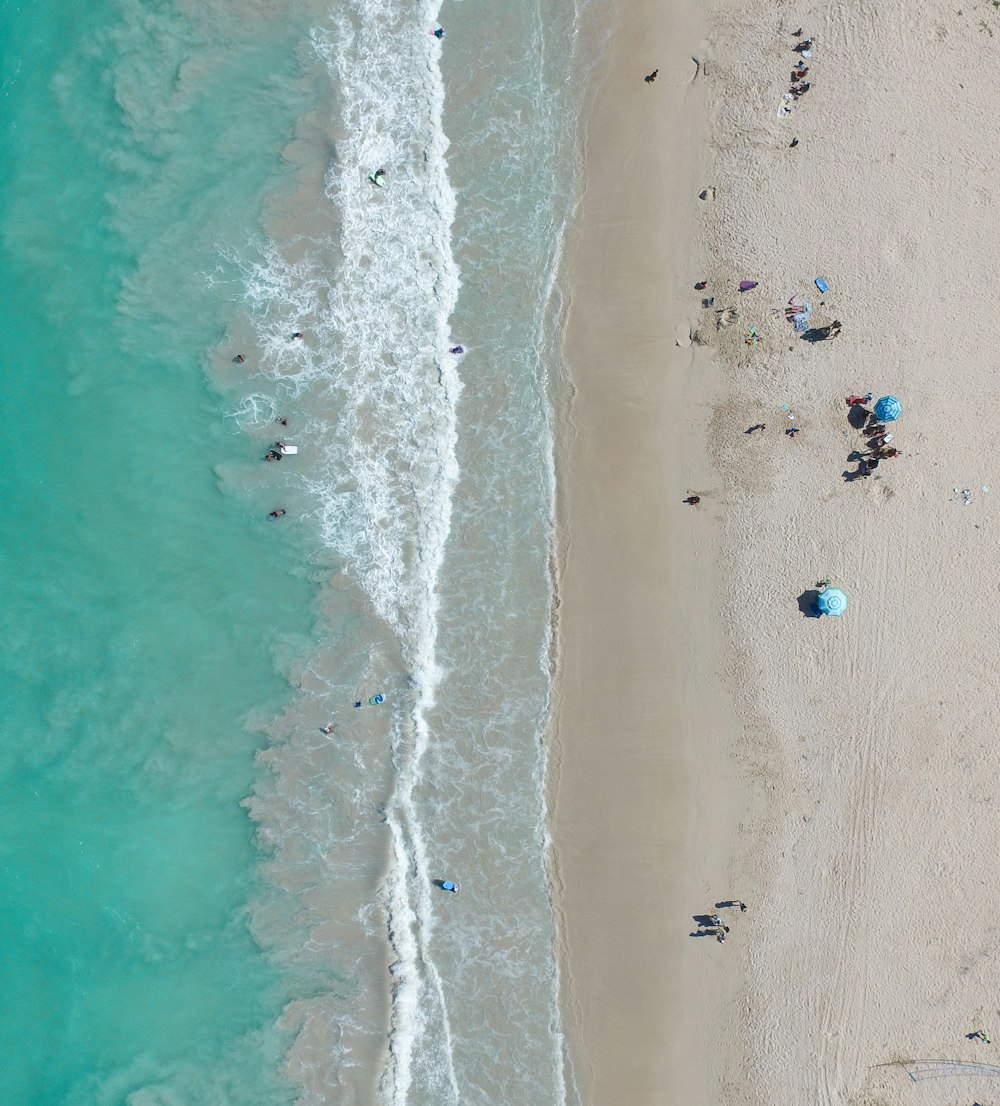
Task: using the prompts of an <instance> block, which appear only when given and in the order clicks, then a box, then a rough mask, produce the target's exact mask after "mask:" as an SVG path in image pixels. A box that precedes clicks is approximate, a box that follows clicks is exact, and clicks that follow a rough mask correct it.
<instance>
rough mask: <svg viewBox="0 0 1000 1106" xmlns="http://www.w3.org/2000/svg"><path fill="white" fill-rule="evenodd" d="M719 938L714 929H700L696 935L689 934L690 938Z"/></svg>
mask: <svg viewBox="0 0 1000 1106" xmlns="http://www.w3.org/2000/svg"><path fill="white" fill-rule="evenodd" d="M716 936H718V935H717V934H716V932H715V930H714V929H699V930H696V931H695V932H694V933H689V934H688V937H716Z"/></svg>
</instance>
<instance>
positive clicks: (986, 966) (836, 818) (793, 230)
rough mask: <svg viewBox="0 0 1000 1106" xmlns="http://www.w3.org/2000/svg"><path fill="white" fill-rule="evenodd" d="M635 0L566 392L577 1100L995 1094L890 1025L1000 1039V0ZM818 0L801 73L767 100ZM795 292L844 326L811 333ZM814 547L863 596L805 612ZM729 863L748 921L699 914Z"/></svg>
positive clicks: (822, 565)
mask: <svg viewBox="0 0 1000 1106" xmlns="http://www.w3.org/2000/svg"><path fill="white" fill-rule="evenodd" d="M617 19H618V23H617V24H616V25H614V26H613V27H610V28H602V29H601V31H600V33H595V34H594V36H593V37H594V51H595V56H596V55H597V54H599V55H600V59H601V60H600V64H599V65H596V66H595V68H594V75H593V78H592V79H593V90H592V100H591V105H590V110H589V125H588V129H587V135H586V157H585V161H586V191H585V194H584V198H583V201H582V203H581V207H580V210H579V212H578V217H577V221H576V224H575V227H574V229H573V231H572V233H571V236H570V241H569V250H568V254H569V266H570V277H569V286H570V293H571V300H570V307H569V310H568V314H567V332H566V353H567V361H568V365H569V371H570V376H571V381H572V386H571V389H570V393H569V394H568V395H567V397H566V401H565V404H564V405H563V407H562V412H561V414H562V418H561V430H562V435H561V443H562V446H561V454H560V502H559V509H560V527H561V542H560V546H559V551H558V585H559V606H558V610H557V624H558V654H557V666H558V673H559V679H558V689H557V696H556V707H557V711H556V720H555V723H554V727H553V749H554V752H553V773H552V802H553V810H554V815H553V831H554V838H555V845H556V853H555V859H554V878H555V881H556V887H557V892H558V899H559V904H560V908H561V922H562V935H563V939H564V949H563V964H564V1007H565V1011H566V1018H567V1026H568V1030H569V1033H570V1037H571V1056H572V1059H573V1064H574V1072H575V1077H576V1080H577V1083H578V1085H579V1087H580V1090H581V1094H582V1098H583V1101H584V1102H585V1103H587V1104H588V1106H590V1104H593V1106H606V1104H611V1103H618V1102H629V1103H631V1104H634V1106H645V1104H647V1103H649V1104H652V1103H654V1102H655V1103H661V1102H672V1101H685V1102H687V1103H696V1104H702V1103H704V1104H706V1106H707V1104H709V1103H718V1102H724V1103H730V1102H731V1103H736V1102H754V1103H758V1102H759V1103H769V1104H770V1103H779V1102H809V1101H819V1102H822V1103H919V1104H935V1106H936V1104H938V1103H942V1104H943V1103H962V1102H965V1103H971V1102H974V1101H976V1102H982V1103H989V1102H990V1101H992V1100H994V1099H995V1098H996V1096H997V1094H998V1093H1000V1090H998V1088H1000V1083H997V1082H996V1081H994V1080H992V1079H991V1078H990V1073H989V1071H988V1070H986V1069H983V1070H973V1069H968V1068H960V1067H950V1066H948V1065H945V1064H938V1065H937V1066H936V1067H934V1068H933V1069H927V1071H926V1072H922V1071H921V1069H920V1068H919V1067H918V1066H913V1065H911V1066H910V1067H909V1068H907V1067H905V1066H903V1065H902V1064H901V1063H900V1062H901V1061H947V1062H950V1063H954V1064H976V1065H992V1064H996V1065H997V1068H998V1073H1000V1054H997V1052H996V1050H997V1049H998V1048H1000V1043H997V1044H988V1043H986V1041H984V1040H982V1039H971V1038H970V1037H969V1036H968V1035H969V1034H971V1033H973V1032H975V1031H976V1030H984V1031H985V1032H986V1033H987V1034H988V1035H993V1036H995V1037H996V1039H997V1041H998V1042H1000V995H998V993H997V989H996V985H995V976H996V972H997V963H996V961H997V953H996V951H995V947H994V946H995V933H996V929H997V921H996V919H997V917H998V908H1000V878H998V867H1000V866H998V864H997V862H996V861H995V859H994V857H993V855H992V854H993V849H992V847H991V846H992V836H991V833H990V831H991V829H992V827H993V819H994V816H995V809H996V806H997V803H998V798H997V791H998V784H1000V755H998V751H997V748H996V741H995V720H996V714H997V695H996V686H997V684H996V677H997V671H998V667H1000V660H998V656H997V647H996V645H997V636H998V634H997V624H998V613H1000V602H998V590H1000V583H998V578H997V573H996V562H997V554H996V541H997V533H998V523H997V519H996V510H997V508H996V507H995V506H994V504H996V503H997V497H998V496H1000V485H998V486H997V488H996V491H990V490H988V489H989V488H990V487H991V486H992V485H993V483H994V473H993V467H994V462H993V458H992V456H991V453H990V451H989V450H988V448H987V443H988V441H989V438H988V434H989V428H990V426H991V422H992V420H993V418H994V414H993V413H994V411H995V410H996V408H997V406H998V401H1000V381H998V374H997V339H996V336H995V325H996V316H995V311H994V297H995V289H996V286H997V279H996V278H997V268H998V264H1000V263H998V261H997V251H996V246H995V240H996V237H997V233H996V223H997V216H996V211H995V208H994V196H995V192H996V184H995V182H996V180H997V179H998V172H997V170H998V168H1000V166H998V162H1000V154H998V150H997V142H996V135H995V133H994V132H995V130H996V127H995V125H994V123H993V122H992V119H993V96H992V92H993V90H994V89H995V87H996V85H997V76H998V73H1000V12H998V11H997V9H996V8H995V7H994V6H993V4H992V3H984V4H976V5H964V4H963V5H953V6H950V7H948V8H947V9H942V8H941V7H940V6H938V5H931V4H929V3H926V2H921V3H918V4H916V5H903V4H901V3H898V2H891V3H887V4H884V5H879V6H869V5H861V6H859V5H857V4H855V3H843V2H836V3H829V4H822V5H819V4H816V5H804V6H795V5H791V4H781V5H777V6H775V5H771V4H765V3H762V2H756V0H754V2H751V3H747V4H743V5H739V6H734V5H719V4H717V5H715V6H714V7H711V8H708V9H705V8H703V7H700V6H696V5H693V4H690V3H687V2H686V0H676V2H675V3H672V4H670V5H668V6H667V7H661V6H659V5H654V4H652V3H651V2H649V0H634V2H631V3H629V4H627V5H624V6H623V7H622V10H620V11H619V12H618V13H617ZM799 28H802V29H803V32H804V35H805V36H808V37H811V38H812V39H813V40H814V47H813V53H812V57H811V58H810V59H808V62H807V64H808V65H809V68H810V73H809V75H808V77H807V78H806V79H807V80H808V81H809V83H810V89H809V91H808V93H807V94H806V95H804V96H802V97H801V98H800V99H798V100H796V101H794V102H793V104H792V111H791V114H789V115H787V116H780V115H779V110H780V109H781V107H782V105H783V103H784V101H783V100H782V96H783V94H784V93H785V92H786V91H787V90H788V88H789V84H790V73H791V69H792V67H793V63H794V62H795V61H796V60H797V58H798V55H796V54H795V53H794V52H793V50H792V47H793V46H794V44H795V41H796V40H795V38H794V37H793V32H794V31H796V30H798V29H799ZM602 34H604V35H605V36H606V37H605V38H604V39H603V40H602V41H600V42H598V39H600V38H601V35H602ZM692 58H697V59H698V64H697V65H696V64H695V62H693V61H692ZM656 68H658V69H659V75H658V78H657V80H656V81H655V82H653V83H646V82H644V81H643V76H644V75H645V74H647V73H649V72H650V71H651V70H653V69H656ZM796 137H797V138H798V139H799V143H798V145H797V146H796V147H794V148H792V147H791V146H790V143H791V141H792V139H793V138H796ZM703 190H706V191H705V194H706V198H705V199H703V200H702V199H699V194H700V193H701V192H702V191H703ZM817 276H822V277H824V278H825V279H826V280H827V281H828V282H829V292H828V293H827V294H822V293H820V292H819V291H818V290H817V288H816V287H815V285H814V283H813V282H814V278H815V277H817ZM741 279H749V280H754V281H756V282H758V285H757V287H756V288H754V289H753V290H751V291H749V292H746V293H744V294H740V293H739V292H738V291H737V287H738V283H739V281H740V280H741ZM699 280H707V281H708V282H709V284H708V288H707V289H706V290H705V291H704V292H699V291H695V290H694V288H693V285H694V283H695V282H696V281H699ZM795 295H798V296H800V297H802V298H803V299H805V300H808V301H809V302H810V303H811V304H812V310H813V316H812V323H813V324H814V325H816V326H822V325H824V324H826V323H829V322H831V321H832V320H833V319H835V318H836V319H840V320H842V321H843V332H842V334H841V336H840V337H839V338H838V339H836V340H835V341H825V342H816V343H811V342H808V341H804V340H802V338H800V337H798V336H796V334H795V332H794V330H793V328H792V326H791V325H790V323H789V322H788V320H787V319H786V315H785V308H786V306H787V304H788V301H789V299H790V298H791V297H793V296H795ZM704 297H714V301H715V302H714V304H713V305H712V306H711V307H709V308H702V306H701V301H702V299H703V298H704ZM720 312H721V313H723V314H721V315H720ZM720 321H721V322H723V323H728V325H723V326H721V327H720V325H719V323H720ZM751 327H756V328H757V333H758V334H759V336H760V337H761V339H762V340H761V342H760V343H759V344H753V345H747V344H746V342H745V336H746V334H747V332H748V330H749V328H751ZM691 335H693V336H694V340H693V341H691V340H690V337H689V336H691ZM868 391H872V392H874V393H875V395H876V396H879V395H882V394H886V393H892V394H894V395H897V396H898V397H899V398H900V400H901V401H902V404H903V407H904V411H903V415H902V418H901V419H900V420H899V422H898V423H896V424H895V425H894V426H893V427H892V428H891V429H892V430H893V432H894V434H895V440H894V442H893V445H895V446H898V447H899V448H900V449H901V450H902V454H903V455H902V457H899V458H895V459H893V460H889V461H883V462H882V463H881V465H880V466H879V467H878V469H877V470H876V471H875V472H874V473H872V475H871V476H870V477H869V478H867V479H864V478H861V479H855V480H851V481H848V480H846V479H845V477H844V475H843V474H844V473H845V472H853V471H856V469H857V463H856V462H849V460H848V458H849V457H850V456H851V455H852V453H854V452H855V451H856V450H858V449H859V448H863V446H864V440H863V438H862V436H861V435H860V434H859V432H858V431H856V430H855V429H853V428H852V427H851V426H850V425H849V423H848V418H847V416H848V408H847V406H846V404H845V397H846V396H849V395H853V394H862V395H863V394H864V393H866V392H868ZM789 413H791V415H792V416H793V418H792V419H791V420H790V419H789V418H788V415H789ZM761 422H762V423H765V424H766V429H765V430H764V431H762V432H757V433H754V434H747V433H745V431H746V429H747V428H748V427H749V426H751V425H753V424H756V423H761ZM787 426H796V427H799V428H800V433H799V434H798V435H797V436H796V437H795V438H792V437H789V436H787V435H785V434H784V430H785V428H786V427H787ZM956 489H961V490H963V491H964V490H968V491H969V493H970V494H969V495H967V496H963V495H961V494H957V493H956ZM691 493H695V494H698V495H700V496H701V503H700V505H699V506H698V507H697V508H689V507H687V506H685V505H683V504H682V503H681V500H682V499H683V498H684V497H685V496H687V495H689V494H691ZM826 577H829V578H831V579H832V580H833V581H834V583H836V584H838V585H839V586H841V587H843V588H844V590H845V591H846V592H847V593H848V595H849V597H850V603H851V606H850V610H849V611H848V612H847V613H846V615H844V616H843V617H842V618H839V619H833V618H813V617H806V616H805V615H804V614H803V613H802V611H801V610H800V605H799V597H800V596H801V595H803V593H806V592H808V591H809V589H811V588H813V586H814V585H815V583H816V581H818V580H820V579H821V578H826ZM731 897H735V898H739V899H743V900H746V901H747V902H748V904H749V907H750V909H749V911H748V912H747V913H746V914H740V913H739V912H738V911H728V912H726V914H727V921H728V922H729V924H730V925H731V932H730V935H729V939H728V941H727V942H726V943H725V944H724V945H720V944H718V943H716V942H715V941H714V940H712V939H711V938H708V939H705V938H693V937H691V936H689V934H691V933H692V932H694V931H695V926H694V916H695V915H698V914H703V913H705V912H711V908H712V906H713V904H714V903H715V902H717V901H720V900H724V899H729V898H731ZM886 1065H887V1066H886ZM955 1072H958V1073H959V1074H953V1073H955ZM921 1074H928V1075H929V1076H930V1077H929V1078H926V1079H923V1078H918V1079H914V1078H913V1077H914V1076H920V1075H921ZM680 1096H683V1098H681V1097H680Z"/></svg>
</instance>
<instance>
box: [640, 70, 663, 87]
mask: <svg viewBox="0 0 1000 1106" xmlns="http://www.w3.org/2000/svg"><path fill="white" fill-rule="evenodd" d="M657 73H659V69H654V70H653V72H652V73H648V74H647V75H646V76H645V77H643V78H642V79H643V80H644V81H645V82H646V84H652V83H653V81H655V80H656V75H657Z"/></svg>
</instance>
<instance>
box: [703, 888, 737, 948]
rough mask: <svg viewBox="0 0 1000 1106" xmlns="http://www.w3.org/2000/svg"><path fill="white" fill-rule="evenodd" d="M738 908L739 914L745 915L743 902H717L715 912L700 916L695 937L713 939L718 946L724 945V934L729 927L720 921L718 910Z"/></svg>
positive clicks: (732, 900)
mask: <svg viewBox="0 0 1000 1106" xmlns="http://www.w3.org/2000/svg"><path fill="white" fill-rule="evenodd" d="M736 907H739V910H740V913H741V914H745V913H746V909H747V905H746V903H745V902H740V900H739V899H729V900H728V901H726V902H717V903H716V904H715V910H714V912H713V913H711V914H703V915H700V918H701V919H702V920H700V921H699V922H698V930H697V933H696V934H695V936H697V937H714V938H715V939H716V941H718V942H719V944H720V945H721V944H724V943H725V940H726V934H727V933H728V932H729V926H727V925H726V923H725V922H724V921H723V920H722V915H721V914H720V913H719V911H720V910H730V909H736Z"/></svg>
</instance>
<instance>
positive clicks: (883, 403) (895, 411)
mask: <svg viewBox="0 0 1000 1106" xmlns="http://www.w3.org/2000/svg"><path fill="white" fill-rule="evenodd" d="M902 413H903V405H902V404H901V403H900V402H899V400H898V399H896V397H895V396H883V397H882V398H881V399H880V400H879V401H878V403H876V404H875V418H877V419H878V421H879V422H895V421H896V419H898V418H899V416H900V415H901V414H902Z"/></svg>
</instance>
